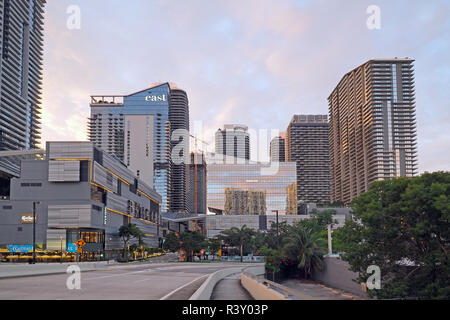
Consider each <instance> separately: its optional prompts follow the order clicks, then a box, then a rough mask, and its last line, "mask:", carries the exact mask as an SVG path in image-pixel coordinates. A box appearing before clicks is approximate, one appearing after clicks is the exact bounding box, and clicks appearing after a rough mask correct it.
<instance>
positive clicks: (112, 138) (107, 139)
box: [89, 83, 171, 212]
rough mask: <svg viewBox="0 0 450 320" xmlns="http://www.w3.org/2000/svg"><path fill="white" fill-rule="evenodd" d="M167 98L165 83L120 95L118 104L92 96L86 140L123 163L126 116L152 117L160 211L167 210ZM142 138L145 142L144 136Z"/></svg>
mask: <svg viewBox="0 0 450 320" xmlns="http://www.w3.org/2000/svg"><path fill="white" fill-rule="evenodd" d="M169 97H170V86H169V84H168V83H165V84H162V85H158V86H155V87H152V88H149V89H146V90H143V91H140V92H137V93H134V94H131V95H128V96H124V97H123V101H121V102H120V103H117V102H116V101H115V98H117V97H107V96H105V97H93V100H92V103H91V119H90V123H89V138H90V140H91V141H93V142H94V143H95V144H96V145H97V146H98V147H100V148H102V149H104V150H105V151H107V152H108V153H110V154H114V155H116V156H117V157H118V158H119V159H121V160H122V161H124V153H123V147H124V144H123V143H124V140H123V135H124V131H123V130H124V119H125V117H126V116H127V115H152V116H153V119H154V124H153V127H154V135H153V136H154V141H153V169H154V176H153V183H154V186H153V187H154V189H155V190H156V192H157V193H159V194H160V195H161V197H162V203H161V212H167V211H168V210H169V204H170V190H171V188H170V170H171V166H170V123H169ZM99 98H100V100H98V99H99ZM108 99H109V100H108ZM111 99H112V100H111ZM142 139H145V136H144V133H143V134H142ZM124 162H125V161H124Z"/></svg>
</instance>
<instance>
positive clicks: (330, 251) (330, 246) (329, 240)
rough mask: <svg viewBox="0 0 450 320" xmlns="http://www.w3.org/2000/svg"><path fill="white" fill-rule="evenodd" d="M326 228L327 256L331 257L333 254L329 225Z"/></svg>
mask: <svg viewBox="0 0 450 320" xmlns="http://www.w3.org/2000/svg"><path fill="white" fill-rule="evenodd" d="M327 227H328V254H329V255H331V254H333V242H332V239H331V224H329V225H328V226H327Z"/></svg>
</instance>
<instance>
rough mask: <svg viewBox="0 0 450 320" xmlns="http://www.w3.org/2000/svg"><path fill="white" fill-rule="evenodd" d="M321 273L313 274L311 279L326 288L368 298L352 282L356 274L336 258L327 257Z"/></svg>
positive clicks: (359, 287) (359, 286) (358, 286)
mask: <svg viewBox="0 0 450 320" xmlns="http://www.w3.org/2000/svg"><path fill="white" fill-rule="evenodd" d="M324 262H325V268H324V270H323V271H322V272H314V273H313V279H314V280H315V281H318V282H321V283H323V284H325V285H327V286H330V287H333V288H336V289H341V290H343V291H346V292H349V293H353V294H354V295H357V296H359V297H364V298H366V297H368V296H367V294H365V293H364V292H363V291H362V288H361V285H360V284H358V283H356V282H355V281H353V279H356V278H357V277H358V273H356V272H353V271H351V270H350V269H349V268H350V266H349V264H348V263H347V262H345V261H343V260H340V259H338V258H332V257H327V258H325V260H324Z"/></svg>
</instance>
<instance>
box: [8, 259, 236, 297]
mask: <svg viewBox="0 0 450 320" xmlns="http://www.w3.org/2000/svg"><path fill="white" fill-rule="evenodd" d="M237 266H239V264H236V263H211V264H209V263H208V264H201V263H165V264H138V265H124V266H110V267H108V269H107V270H101V271H89V272H82V273H81V274H80V276H81V281H80V284H81V289H80V290H77V289H73V290H69V289H68V288H67V285H66V282H67V279H68V278H69V277H70V275H69V274H57V275H46V276H36V277H24V278H13V279H0V300H35V299H37V300H93V299H95V300H159V299H162V298H163V299H167V300H172V299H175V300H187V299H189V298H190V296H191V295H192V294H193V293H194V292H195V291H196V290H197V289H198V288H199V287H200V286H201V284H202V283H203V281H204V280H206V279H207V276H208V275H209V274H211V273H213V272H216V271H218V270H220V269H223V268H229V267H237Z"/></svg>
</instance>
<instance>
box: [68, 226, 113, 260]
mask: <svg viewBox="0 0 450 320" xmlns="http://www.w3.org/2000/svg"><path fill="white" fill-rule="evenodd" d="M66 239H67V242H66V243H67V244H66V250H67V252H68V253H70V254H71V255H76V253H77V246H76V244H75V242H77V241H78V240H80V239H82V240H83V241H84V242H85V243H86V244H85V245H84V246H83V252H82V253H80V254H79V261H98V260H103V259H104V256H105V230H100V229H71V230H67V237H66Z"/></svg>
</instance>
